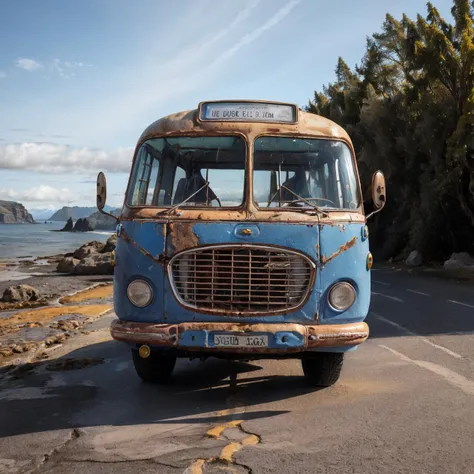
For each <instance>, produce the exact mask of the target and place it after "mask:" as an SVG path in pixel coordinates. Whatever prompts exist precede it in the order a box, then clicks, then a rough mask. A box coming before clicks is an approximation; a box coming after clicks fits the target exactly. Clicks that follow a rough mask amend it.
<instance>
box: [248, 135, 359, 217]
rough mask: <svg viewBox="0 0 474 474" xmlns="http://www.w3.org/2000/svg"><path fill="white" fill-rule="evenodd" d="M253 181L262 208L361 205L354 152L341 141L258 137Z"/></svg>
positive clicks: (334, 207) (344, 207) (255, 193)
mask: <svg viewBox="0 0 474 474" xmlns="http://www.w3.org/2000/svg"><path fill="white" fill-rule="evenodd" d="M253 181H254V200H255V204H256V205H257V207H259V208H266V207H281V208H285V207H290V208H291V207H311V206H317V207H318V208H331V209H357V208H358V207H359V204H360V198H359V190H358V186H357V180H356V175H355V170H354V163H353V160H352V154H351V151H350V149H349V147H348V146H347V145H346V144H345V143H343V142H341V141H336V140H324V139H309V138H287V137H261V138H258V139H257V140H256V141H255V146H254V178H253Z"/></svg>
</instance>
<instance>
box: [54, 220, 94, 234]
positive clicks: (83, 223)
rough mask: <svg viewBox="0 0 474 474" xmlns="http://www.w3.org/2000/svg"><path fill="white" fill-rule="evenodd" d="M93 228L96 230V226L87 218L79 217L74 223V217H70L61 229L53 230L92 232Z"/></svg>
mask: <svg viewBox="0 0 474 474" xmlns="http://www.w3.org/2000/svg"><path fill="white" fill-rule="evenodd" d="M91 230H94V228H93V227H92V226H91V224H90V222H89V221H88V220H87V219H78V220H77V222H76V224H74V223H73V221H72V217H70V218H69V219H68V220H67V222H66V225H65V226H64V227H63V228H62V229H61V230H59V231H53V232H90V231H91Z"/></svg>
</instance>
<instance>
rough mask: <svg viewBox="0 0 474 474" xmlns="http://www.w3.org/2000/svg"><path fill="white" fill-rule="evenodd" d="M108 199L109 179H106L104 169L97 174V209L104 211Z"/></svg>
mask: <svg viewBox="0 0 474 474" xmlns="http://www.w3.org/2000/svg"><path fill="white" fill-rule="evenodd" d="M106 201H107V180H106V179H105V175H104V173H102V171H101V172H100V173H99V174H98V176H97V199H96V202H97V209H99V211H102V209H104V206H105V202H106Z"/></svg>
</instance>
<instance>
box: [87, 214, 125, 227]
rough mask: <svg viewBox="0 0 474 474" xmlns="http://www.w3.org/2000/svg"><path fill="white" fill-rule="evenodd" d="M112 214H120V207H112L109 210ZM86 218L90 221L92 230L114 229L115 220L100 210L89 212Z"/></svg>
mask: <svg viewBox="0 0 474 474" xmlns="http://www.w3.org/2000/svg"><path fill="white" fill-rule="evenodd" d="M108 212H110V213H111V214H113V215H114V216H117V217H118V216H120V213H121V210H120V209H112V210H110V211H108ZM87 220H88V221H89V222H90V224H91V226H92V227H93V228H94V230H115V228H116V227H117V221H116V220H115V219H114V218H112V217H109V216H105V215H104V214H102V213H101V212H99V211H97V212H94V214H91V215H90V216H89V217H88V218H87Z"/></svg>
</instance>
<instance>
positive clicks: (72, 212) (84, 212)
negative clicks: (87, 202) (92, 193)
mask: <svg viewBox="0 0 474 474" xmlns="http://www.w3.org/2000/svg"><path fill="white" fill-rule="evenodd" d="M104 209H105V211H109V210H111V209H112V208H111V207H110V206H105V208H104ZM96 210H97V207H95V206H94V207H79V206H74V207H68V206H64V207H63V208H61V209H59V211H56V212H55V213H54V214H53V215H52V216H51V217H50V218H49V219H48V220H50V221H67V220H68V219H69V218H70V217H72V219H73V220H74V221H75V220H77V219H81V218H84V217H88V216H90V215H91V214H92V213H93V212H94V211H96Z"/></svg>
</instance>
